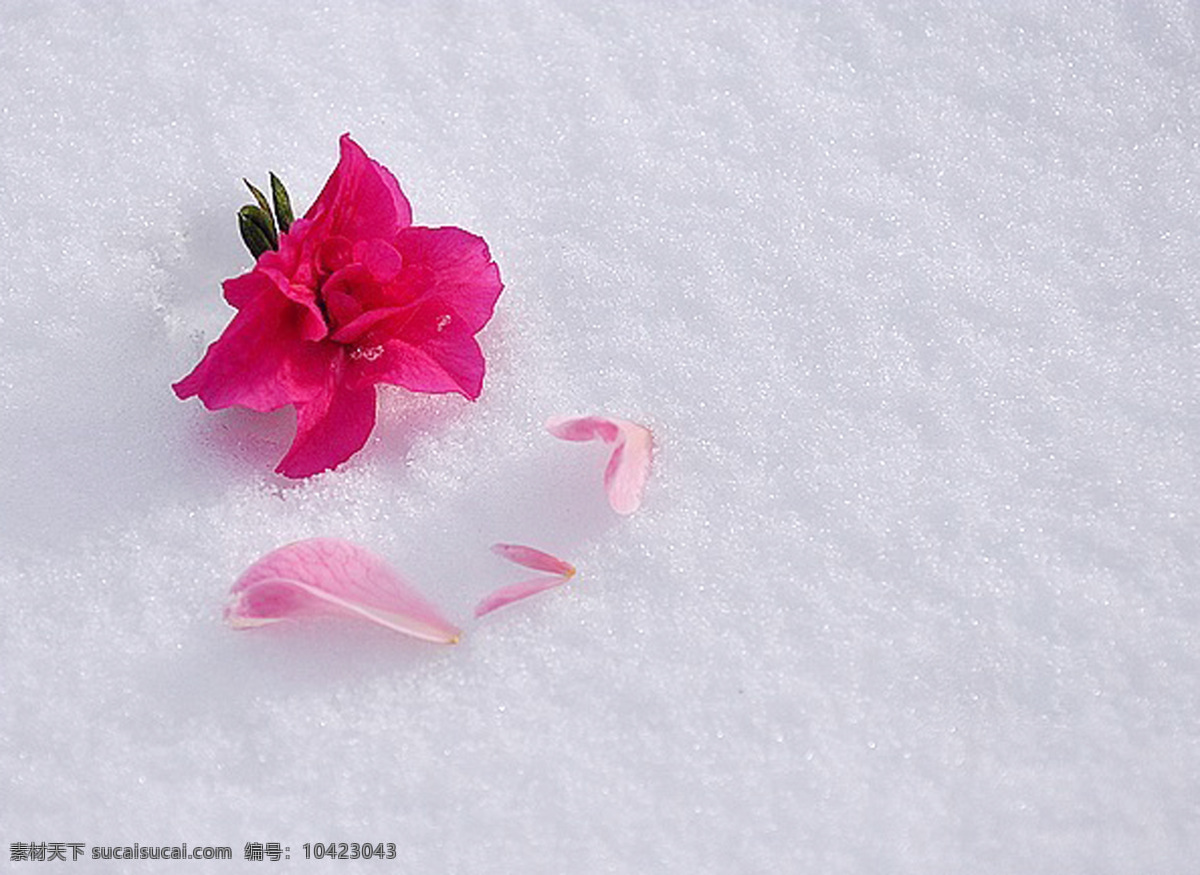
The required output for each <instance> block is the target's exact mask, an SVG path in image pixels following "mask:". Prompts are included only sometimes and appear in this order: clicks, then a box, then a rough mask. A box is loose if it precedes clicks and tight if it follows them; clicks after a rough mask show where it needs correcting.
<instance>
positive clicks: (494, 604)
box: [475, 569, 573, 617]
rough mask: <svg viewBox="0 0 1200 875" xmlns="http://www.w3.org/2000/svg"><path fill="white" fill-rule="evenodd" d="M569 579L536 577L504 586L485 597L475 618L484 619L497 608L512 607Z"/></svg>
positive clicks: (476, 610) (559, 576)
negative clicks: (514, 603) (483, 617)
mask: <svg viewBox="0 0 1200 875" xmlns="http://www.w3.org/2000/svg"><path fill="white" fill-rule="evenodd" d="M572 570H573V569H572ZM568 579H569V575H556V576H554V577H534V578H531V579H529V580H522V581H521V582H520V583H510V584H509V585H508V586H502V587H500V588H499V589H498V590H496V591H495V592H493V593H491V594H489V595H487V596H484V598H483V600H482V601H481V602H480V603H479V604H477V605H476V606H475V616H476V617H482V616H483V615H484V614H490V613H491V612H492V611H494V610H496V609H497V608H502V607H504V606H505V605H511V604H512V603H513V602H517V601H520V600H521V599H525V598H529V597H530V596H531V595H537V594H538V593H539V592H545V591H546V590H548V589H553V588H554V587H556V586H562V585H563V584H564V583H566V582H567V580H568Z"/></svg>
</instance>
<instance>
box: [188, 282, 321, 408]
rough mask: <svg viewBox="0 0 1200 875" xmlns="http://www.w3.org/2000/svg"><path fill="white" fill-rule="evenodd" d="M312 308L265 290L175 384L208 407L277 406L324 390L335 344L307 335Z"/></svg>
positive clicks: (311, 396)
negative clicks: (306, 329)
mask: <svg viewBox="0 0 1200 875" xmlns="http://www.w3.org/2000/svg"><path fill="white" fill-rule="evenodd" d="M307 323H308V311H307V310H306V309H304V308H303V307H301V306H299V305H297V304H296V303H295V302H294V301H292V300H291V299H289V298H287V297H285V296H284V295H282V294H280V293H278V291H272V290H268V291H263V292H262V293H260V294H258V295H257V296H256V297H254V298H253V300H251V301H250V302H249V303H247V304H246V305H245V306H244V307H243V308H242V309H241V310H240V311H239V312H238V314H237V315H236V316H235V317H234V318H233V321H232V322H230V323H229V324H228V325H227V326H226V327H225V331H224V332H222V334H221V336H220V337H219V338H217V340H216V341H215V342H214V343H212V344H211V345H210V346H209V347H208V351H207V352H206V353H205V354H204V358H203V359H201V361H200V363H199V364H198V365H196V367H195V368H194V369H193V370H192V372H191V373H190V374H188V375H187V376H186V377H184V378H183V379H182V380H180V381H179V382H178V383H176V384H175V385H174V386H173V388H174V389H175V394H176V395H178V396H179V397H180V398H190V397H191V396H193V395H199V396H200V400H201V401H203V402H204V406H205V407H207V408H208V409H209V410H219V409H221V408H224V407H230V406H233V405H238V406H241V407H248V408H250V409H251V410H258V411H263V412H265V411H268V410H277V409H278V408H280V407H283V406H285V405H287V404H295V403H302V402H304V401H307V400H308V399H310V398H313V397H314V396H316V395H318V394H319V393H320V392H321V391H323V387H324V385H325V379H326V373H327V371H328V370H329V363H330V358H331V356H332V355H333V353H334V351H335V349H336V348H335V347H332V346H331V345H329V344H320V343H310V342H308V341H307V340H305V337H304V333H305V326H306V325H307Z"/></svg>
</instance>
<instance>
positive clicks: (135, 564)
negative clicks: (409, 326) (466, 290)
mask: <svg viewBox="0 0 1200 875" xmlns="http://www.w3.org/2000/svg"><path fill="white" fill-rule="evenodd" d="M1198 43H1200V14H1198V13H1197V11H1196V8H1195V7H1194V6H1192V5H1190V4H1186V3H1182V2H1171V0H1145V2H1142V3H1116V2H1099V3H1065V4H1054V5H1051V4H1041V3H1024V2H1012V3H987V2H975V3H970V2H946V3H939V2H934V0H913V2H910V3H904V4H896V3H891V2H888V0H861V2H854V3H850V4H845V5H837V6H835V5H834V4H822V3H782V2H777V3H771V2H727V3H723V4H720V5H716V4H702V3H691V4H678V5H675V4H672V5H670V6H668V5H667V4H661V5H655V4H643V3H637V2H631V0H630V2H624V0H617V2H612V3H605V4H599V5H597V4H585V3H575V2H567V0H560V2H551V0H522V2H513V3H503V4H485V3H477V2H461V3H454V4H420V5H417V4H412V5H402V4H384V3H371V2H367V0H355V2H349V3H345V4H338V5H331V6H323V5H320V4H304V3H302V4H296V3H283V2H278V0H262V2H259V3H255V4H253V5H250V6H247V5H246V4H243V3H233V2H204V3H200V2H190V3H188V2H185V3H177V4H154V3H138V2H127V3H121V4H82V3H67V2H60V3H32V2H21V0H0V122H2V123H0V288H2V289H3V299H2V303H0V434H2V435H3V441H4V446H5V448H6V450H7V452H6V454H5V459H4V461H3V463H0V478H2V479H0V617H2V618H3V619H2V622H3V635H2V643H0V665H2V666H3V669H2V670H0V696H2V699H3V703H4V704H3V706H2V708H0V714H2V716H3V722H2V723H0V727H2V728H0V741H2V744H0V776H3V778H2V780H3V784H2V786H3V789H2V790H0V799H2V801H0V839H2V840H3V841H4V842H6V843H13V842H55V841H59V842H69V841H79V842H84V843H86V844H87V845H88V846H89V847H90V846H93V845H121V846H123V845H131V844H133V843H134V842H139V843H141V844H142V845H149V844H172V845H173V844H178V843H181V842H185V841H186V842H188V843H189V845H190V846H196V845H203V844H208V845H221V844H223V845H229V846H231V847H232V848H233V851H234V857H235V860H236V862H234V863H223V864H218V863H215V862H200V861H197V862H192V863H176V864H173V865H172V869H173V870H174V868H175V866H178V867H179V868H180V871H187V870H194V871H211V870H214V869H217V868H220V869H222V870H228V869H234V868H240V867H249V866H251V864H249V863H243V862H242V851H243V846H244V845H245V843H246V842H251V841H259V842H272V841H277V842H280V843H282V844H283V845H286V846H288V847H290V848H291V854H292V859H293V860H296V859H297V858H298V857H299V856H302V845H303V844H304V843H305V842H310V843H311V842H317V841H322V842H327V841H334V842H341V841H344V842H355V841H358V842H368V841H369V842H381V841H382V842H394V843H395V844H396V849H397V859H396V860H395V861H393V862H392V863H390V864H381V863H380V862H379V861H365V862H360V863H351V862H348V861H338V862H337V863H330V864H318V863H315V862H310V863H307V864H303V863H299V864H293V865H296V866H304V867H305V868H307V867H310V866H311V867H318V868H319V867H321V866H322V865H323V866H324V867H325V868H337V870H338V871H372V872H374V871H383V869H384V868H385V866H386V868H388V869H389V870H390V871H405V872H418V871H433V872H471V873H482V872H497V873H505V872H515V871H521V872H530V873H542V872H545V873H559V872H564V871H586V872H688V873H698V872H714V873H717V872H720V873H726V872H793V871H821V872H830V873H837V872H892V873H905V872H912V873H924V872H967V871H969V872H977V873H989V872H995V873H1010V872H1023V873H1028V872H1047V873H1049V872H1054V873H1073V872H1078V873H1104V872H1130V871H1145V872H1182V871H1186V870H1188V869H1190V867H1192V866H1194V865H1195V864H1194V861H1195V860H1196V859H1197V857H1198V856H1200V829H1198V828H1197V824H1198V823H1200V780H1198V778H1200V729H1198V720H1200V684H1198V680H1200V637H1198V632H1197V628H1198V623H1200V596H1198V595H1197V591H1196V584H1197V580H1198V575H1197V565H1198V559H1200V551H1198V548H1197V534H1198V532H1200V511H1198V508H1200V473H1198V472H1200V459H1198V458H1197V449H1196V441H1197V437H1198V436H1200V412H1198V407H1197V399H1198V397H1200V379H1198V378H1200V307H1198V306H1197V296H1196V294H1195V286H1196V283H1197V281H1198V280H1200V248H1198V247H1196V245H1195V241H1196V240H1197V238H1198V236H1200V182H1198V180H1200V91H1197V86H1196V81H1197V79H1196V74H1197V69H1198V65H1200V53H1198V49H1200V45H1198ZM343 131H350V132H351V133H352V134H353V135H354V136H355V138H356V139H357V140H358V142H360V143H361V144H362V145H363V146H364V148H366V149H367V151H368V152H369V153H370V154H371V155H372V156H373V157H374V158H376V159H377V160H379V161H381V162H383V163H384V164H386V165H387V166H388V167H390V168H391V169H392V170H393V171H394V172H395V173H396V175H397V176H398V177H399V179H400V181H401V184H402V185H403V186H404V188H405V191H406V192H407V194H408V195H409V198H410V199H411V201H412V203H413V206H414V213H415V216H416V220H417V222H418V223H420V224H429V225H438V224H455V225H459V226H461V227H464V228H467V229H468V230H470V231H472V232H475V233H478V234H481V235H482V236H484V237H485V238H486V239H487V240H488V242H489V244H490V246H491V248H492V252H493V254H494V256H495V258H496V260H497V262H498V263H499V265H500V267H501V271H502V274H503V277H504V280H505V283H506V286H507V288H506V291H505V293H504V295H503V296H502V298H501V303H500V307H499V310H498V313H497V317H496V318H495V320H494V321H493V322H492V324H491V325H490V326H489V327H488V328H487V329H486V330H485V331H484V333H483V334H482V335H481V341H482V344H483V347H484V350H485V353H486V354H487V356H488V361H489V373H488V377H487V380H486V383H485V389H484V394H483V396H482V398H481V400H480V401H479V402H478V403H476V404H470V403H468V402H465V401H462V400H461V399H455V398H442V397H439V398H428V397H412V396H406V395H405V394H404V393H403V392H401V391H399V390H397V391H394V392H389V393H386V397H385V398H384V399H383V401H382V402H381V410H380V425H379V427H378V428H377V430H376V432H375V435H374V436H373V438H372V439H371V441H370V442H369V444H368V446H367V448H366V449H365V450H364V451H363V452H362V453H361V454H360V455H359V456H357V457H356V458H355V459H354V460H352V461H351V462H350V463H348V464H347V465H345V466H344V467H343V468H342V469H340V470H338V471H336V472H332V473H328V474H325V475H321V476H319V477H315V478H313V479H311V480H309V481H305V482H301V483H294V482H290V481H285V480H283V479H281V478H279V477H277V476H276V475H274V474H272V473H271V469H272V468H273V466H274V464H275V463H276V462H277V461H278V459H279V458H280V457H281V456H282V454H283V452H284V451H285V449H286V447H287V445H288V443H289V442H290V437H291V429H292V420H291V418H290V414H288V413H287V412H282V413H279V414H272V415H265V416H264V415H259V414H253V413H249V412H245V411H226V412H221V413H211V412H208V411H205V410H203V409H202V408H201V406H200V405H199V404H197V403H196V402H195V401H192V402H190V403H186V404H185V403H181V402H179V401H178V400H176V399H175V397H174V396H173V395H172V393H171V391H170V388H169V387H170V383H171V382H173V381H175V380H177V379H179V378H180V377H181V376H182V375H183V374H185V373H186V372H187V371H188V370H189V369H190V368H191V367H192V366H193V365H194V364H195V362H196V361H197V360H198V358H199V356H200V354H201V353H202V352H203V349H204V347H205V345H206V344H207V343H208V342H211V340H212V339H214V338H215V337H216V336H217V334H218V333H219V332H220V331H221V329H222V327H223V326H224V325H225V323H226V322H227V321H228V318H229V316H230V313H231V311H230V310H229V308H228V307H227V306H226V305H225V304H224V303H223V302H222V301H221V299H220V297H219V283H220V281H221V280H222V279H224V278H226V277H228V276H232V275H235V274H237V273H240V272H242V271H244V270H245V269H246V268H247V266H248V257H247V256H246V254H245V252H244V250H243V249H242V247H241V243H240V240H239V239H238V235H237V229H236V222H235V218H234V214H235V211H236V209H237V208H238V207H239V206H241V205H242V204H243V203H244V202H246V200H247V196H246V192H245V190H244V188H242V182H241V178H242V177H243V176H247V177H249V178H251V179H252V180H253V181H256V182H258V183H259V184H260V185H261V184H263V183H265V181H266V174H267V171H268V170H274V171H276V172H277V173H278V174H279V175H280V176H281V178H282V179H283V180H284V181H285V182H286V183H287V184H288V186H289V188H290V189H291V192H292V197H293V202H294V203H295V204H296V205H297V207H298V208H299V209H303V208H304V207H305V206H307V204H308V203H309V202H310V201H311V199H312V197H314V196H315V194H316V192H317V191H318V190H319V187H320V185H321V184H322V183H323V182H324V180H325V178H326V177H327V175H328V173H329V172H330V170H332V168H333V165H334V163H335V161H336V156H337V148H336V143H337V137H338V135H340V134H341V133H342V132H343ZM587 413H603V414H606V415H611V416H618V417H622V418H627V419H631V420H634V421H638V422H644V423H646V424H647V425H649V426H650V427H651V428H652V429H653V430H654V432H655V436H656V441H657V455H656V458H655V466H654V471H653V474H652V476H651V480H650V484H649V490H648V492H647V495H646V500H645V503H644V505H643V508H642V510H640V511H639V512H638V513H637V514H635V515H634V516H632V517H630V518H628V519H622V518H619V517H617V516H616V515H615V514H613V513H612V512H611V511H610V510H609V509H608V507H607V505H606V503H605V499H604V492H603V486H602V482H601V472H602V470H603V466H604V462H605V458H606V456H607V451H606V449H605V448H604V447H602V446H600V445H598V444H597V445H588V446H583V445H571V444H566V443H563V442H560V441H557V440H555V439H554V438H553V437H551V436H550V435H548V434H547V433H546V432H545V431H544V430H543V429H542V422H543V421H544V420H545V419H546V417H548V416H551V415H555V414H587ZM318 535H330V536H338V537H345V538H349V539H351V540H354V541H355V542H357V543H360V544H362V545H364V546H366V547H368V548H369V549H371V550H373V551H375V552H377V553H379V554H380V555H382V556H384V557H385V558H387V559H388V561H389V562H391V563H393V564H394V565H395V566H396V567H397V568H399V569H401V570H402V571H403V572H404V573H405V574H406V575H407V576H408V577H410V578H411V579H413V580H414V581H416V582H418V584H419V585H420V586H421V587H422V589H423V591H424V592H425V594H426V595H427V596H429V597H430V598H432V599H433V600H434V601H436V602H437V603H438V604H439V605H440V606H442V607H443V608H444V610H445V611H446V612H447V614H448V615H449V616H450V617H451V618H452V619H455V620H456V621H458V622H460V623H461V624H462V625H464V628H465V629H466V636H465V638H464V640H463V642H462V643H461V644H459V645H457V646H455V647H440V648H439V647H436V646H431V645H427V644H422V643H421V642H416V641H411V640H407V639H404V638H402V637H401V636H398V635H395V634H392V633H389V632H387V631H386V630H381V629H373V628H364V627H363V626H361V625H355V624H353V623H349V622H346V623H342V622H329V623H317V624H312V625H308V626H299V625H296V626H293V627H291V628H286V629H285V628H278V627H276V628H271V629H262V630H256V631H248V632H234V631H232V630H230V629H229V628H228V627H227V626H225V625H224V624H223V622H222V620H221V607H222V605H223V602H224V598H225V595H226V593H227V592H228V588H229V586H230V584H231V583H232V582H233V580H234V579H235V578H236V576H237V575H238V574H239V573H240V572H241V571H242V570H243V569H244V568H245V567H246V566H248V565H249V564H250V563H251V562H253V561H254V560H255V559H256V558H258V557H259V556H261V555H262V554H264V553H266V552H268V551H269V550H271V549H274V548H275V547H277V546H279V545H281V544H283V543H286V542H288V541H292V540H296V539H299V538H303V537H310V536H318ZM496 541H503V542H515V543H522V544H530V545H533V546H536V547H540V548H543V549H546V550H549V551H551V552H553V553H555V554H556V555H559V556H562V557H564V558H565V559H567V560H568V561H571V562H572V563H574V564H575V565H576V566H577V567H578V568H579V575H578V577H577V578H576V579H574V580H572V581H571V582H570V583H568V584H567V585H566V586H565V587H562V588H559V589H557V590H555V591H553V592H551V593H548V594H546V595H545V596H541V597H539V598H538V599H534V600H530V601H527V602H524V603H522V604H520V605H515V606H513V607H511V608H509V609H506V610H505V611H503V612H500V613H497V614H495V615H494V616H490V617H487V618H484V619H483V620H481V621H478V622H474V621H471V620H470V611H471V607H472V606H473V605H474V604H475V602H476V601H477V600H478V599H479V598H480V597H481V596H482V595H483V594H484V593H486V592H489V591H490V590H492V589H494V588H495V587H497V586H499V585H501V584H503V583H507V582H512V581H514V580H516V579H518V577H519V575H520V573H521V572H520V571H519V570H518V569H514V568H512V567H511V566H510V565H507V564H506V563H504V562H503V560H501V559H499V558H498V557H496V556H494V555H492V554H491V553H490V552H489V550H488V546H489V545H490V544H491V543H493V542H496ZM87 865H88V868H89V871H91V870H97V871H102V870H105V869H106V868H107V869H111V871H125V870H124V869H122V868H121V864H119V863H107V864H106V863H98V862H91V861H90V860H89V862H88V863H87ZM253 865H260V864H253ZM266 865H270V864H266Z"/></svg>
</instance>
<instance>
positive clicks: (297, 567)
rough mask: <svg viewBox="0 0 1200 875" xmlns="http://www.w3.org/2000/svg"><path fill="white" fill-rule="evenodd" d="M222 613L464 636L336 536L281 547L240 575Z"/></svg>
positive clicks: (374, 559) (239, 619)
mask: <svg viewBox="0 0 1200 875" xmlns="http://www.w3.org/2000/svg"><path fill="white" fill-rule="evenodd" d="M230 597H231V600H230V603H229V605H228V607H226V609H225V617H226V619H227V620H228V621H229V623H230V624H231V625H232V626H233V627H234V628H237V629H247V628H252V627H254V626H263V625H266V624H268V623H276V622H279V621H280V620H292V619H300V618H303V617H315V616H330V615H334V616H350V617H358V618H360V619H364V620H370V621H371V622H373V623H378V624H379V625H381V626H386V627H387V628H389V629H394V630H395V631H397V632H403V633H404V634H405V635H412V636H413V637H415V638H420V639H422V640H424V641H432V642H434V643H436V644H454V643H456V642H457V641H458V639H459V636H460V635H461V634H462V633H461V632H460V630H459V629H457V628H456V627H455V626H454V625H453V624H452V623H450V622H449V621H448V620H446V618H445V617H443V616H442V615H441V614H440V613H439V612H438V610H437V608H435V607H434V606H433V605H432V604H430V603H429V602H428V601H426V600H425V598H424V597H423V596H422V595H421V594H420V593H418V592H417V591H416V589H415V588H413V586H412V585H411V584H410V583H408V582H407V581H406V580H404V578H402V577H401V576H400V575H399V574H397V573H396V572H395V571H393V570H392V569H391V567H389V566H388V565H387V563H385V562H384V561H383V560H382V559H380V558H379V557H378V556H376V555H375V554H374V553H371V552H369V551H368V550H365V549H363V548H362V547H359V546H357V545H355V544H351V543H350V542H349V541H343V540H341V539H340V538H310V539H309V540H306V541H297V542H296V543H294V544H288V545H287V546H286V547H280V548H279V549H278V550H274V551H272V552H270V553H268V554H267V555H266V556H264V557H262V558H261V559H259V560H258V561H257V562H255V563H254V564H253V565H251V566H250V567H249V568H247V569H246V571H245V572H243V573H242V576H241V577H239V578H238V579H237V582H235V583H234V585H233V588H232V589H231V590H230Z"/></svg>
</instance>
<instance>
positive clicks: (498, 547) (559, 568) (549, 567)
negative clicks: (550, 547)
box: [492, 544, 575, 578]
mask: <svg viewBox="0 0 1200 875" xmlns="http://www.w3.org/2000/svg"><path fill="white" fill-rule="evenodd" d="M492 552H493V553H495V554H496V555H497V556H503V557H504V558H505V559H507V560H508V561H509V562H515V563H517V564H518V565H524V566H525V567H526V568H532V569H533V570H534V571H548V572H550V573H551V574H558V575H561V576H562V577H564V578H570V577H572V576H573V575H574V574H575V566H574V565H572V564H571V563H570V562H564V561H563V560H562V559H559V558H558V557H557V556H551V555H550V554H549V553H543V552H542V551H541V550H535V549H534V548H533V547H525V546H523V545H521V544H492Z"/></svg>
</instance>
